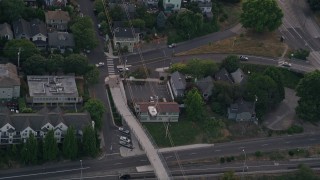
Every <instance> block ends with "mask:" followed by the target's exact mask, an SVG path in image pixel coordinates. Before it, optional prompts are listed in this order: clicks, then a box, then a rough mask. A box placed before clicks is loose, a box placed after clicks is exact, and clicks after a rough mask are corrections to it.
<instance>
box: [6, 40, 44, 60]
mask: <svg viewBox="0 0 320 180" xmlns="http://www.w3.org/2000/svg"><path fill="white" fill-rule="evenodd" d="M19 48H20V64H22V63H23V61H25V60H26V59H27V58H29V57H31V56H33V55H35V54H39V50H38V49H37V47H36V45H34V44H33V43H32V42H31V41H29V40H27V39H13V40H11V41H8V42H7V43H6V45H5V47H4V50H3V51H4V54H5V56H6V57H8V58H9V59H11V60H14V61H12V62H14V63H15V64H17V59H18V52H19Z"/></svg>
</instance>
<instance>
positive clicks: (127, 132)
mask: <svg viewBox="0 0 320 180" xmlns="http://www.w3.org/2000/svg"><path fill="white" fill-rule="evenodd" d="M118 130H119V131H120V132H121V133H123V134H130V131H129V130H127V129H124V128H123V127H119V129H118Z"/></svg>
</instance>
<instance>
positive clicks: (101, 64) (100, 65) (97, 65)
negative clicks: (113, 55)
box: [96, 62, 104, 67]
mask: <svg viewBox="0 0 320 180" xmlns="http://www.w3.org/2000/svg"><path fill="white" fill-rule="evenodd" d="M102 66H104V62H99V63H98V64H96V67H102Z"/></svg>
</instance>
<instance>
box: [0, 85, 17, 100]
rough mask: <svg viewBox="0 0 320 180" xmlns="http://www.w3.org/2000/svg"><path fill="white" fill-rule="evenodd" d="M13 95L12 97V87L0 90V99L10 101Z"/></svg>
mask: <svg viewBox="0 0 320 180" xmlns="http://www.w3.org/2000/svg"><path fill="white" fill-rule="evenodd" d="M13 95H14V88H12V87H7V88H5V87H2V88H0V99H11V98H12V97H13ZM18 97H19V96H18Z"/></svg>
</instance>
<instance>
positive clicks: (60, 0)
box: [44, 0, 68, 7]
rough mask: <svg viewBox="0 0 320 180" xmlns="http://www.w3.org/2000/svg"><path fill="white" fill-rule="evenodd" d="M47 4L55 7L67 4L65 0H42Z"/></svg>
mask: <svg viewBox="0 0 320 180" xmlns="http://www.w3.org/2000/svg"><path fill="white" fill-rule="evenodd" d="M44 2H45V4H46V5H47V6H55V7H65V6H66V5H67V2H68V1H67V0H44Z"/></svg>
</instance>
